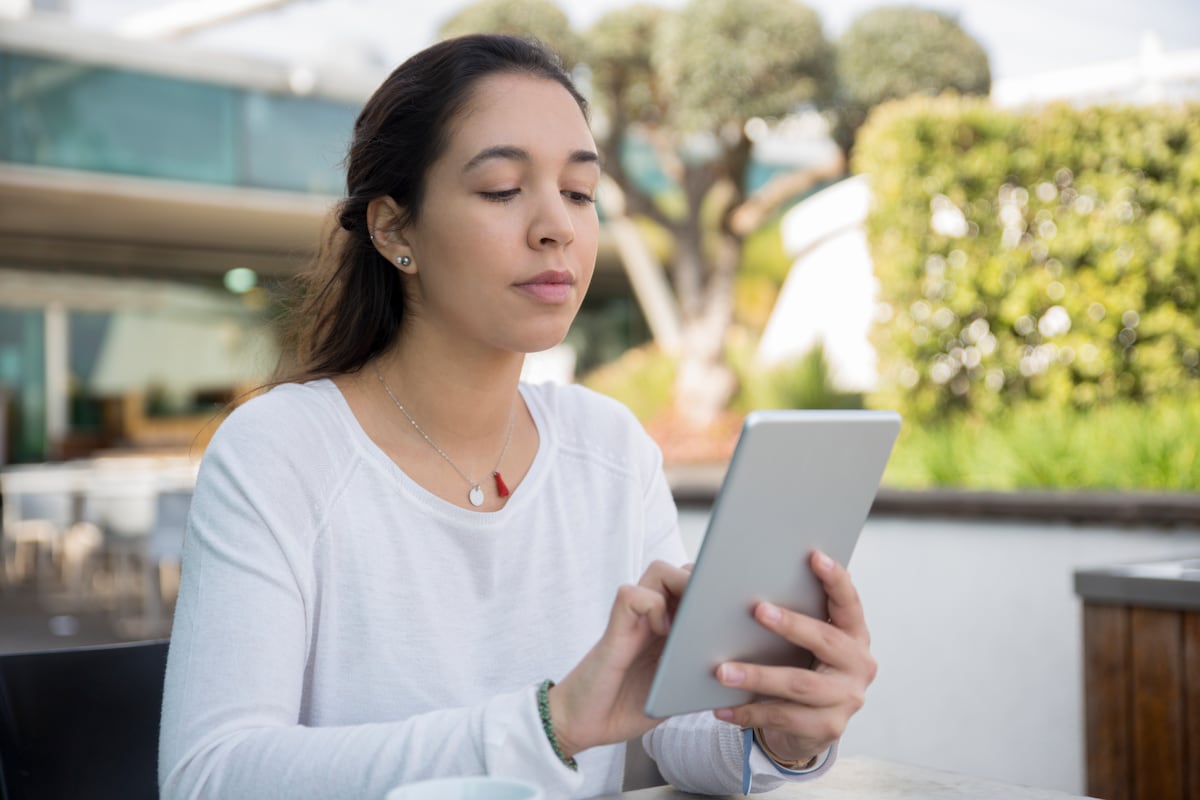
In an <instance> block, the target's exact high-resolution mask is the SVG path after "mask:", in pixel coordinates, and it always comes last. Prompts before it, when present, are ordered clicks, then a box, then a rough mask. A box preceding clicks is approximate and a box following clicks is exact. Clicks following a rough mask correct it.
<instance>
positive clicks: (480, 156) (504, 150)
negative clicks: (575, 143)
mask: <svg viewBox="0 0 1200 800" xmlns="http://www.w3.org/2000/svg"><path fill="white" fill-rule="evenodd" d="M496 158H500V159H505V160H508V161H531V160H532V159H531V158H530V156H529V152H528V151H526V150H523V149H522V148H520V147H514V146H513V145H506V144H502V145H496V146H495V147H488V148H485V149H483V150H480V151H479V152H478V153H476V154H475V156H474V157H473V158H472V159H471V160H470V161H468V162H467V164H466V166H464V167H463V172H470V171H471V170H473V169H475V168H476V167H478V166H479V165H480V164H483V163H484V162H485V161H491V160H492V159H496ZM567 163H569V164H596V165H599V164H600V155H599V154H598V153H596V152H595V151H593V150H572V151H571V154H570V155H569V156H567Z"/></svg>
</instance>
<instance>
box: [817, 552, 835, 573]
mask: <svg viewBox="0 0 1200 800" xmlns="http://www.w3.org/2000/svg"><path fill="white" fill-rule="evenodd" d="M817 569H819V570H820V571H821V572H829V570H831V569H833V559H832V558H830V557H829V556H827V555H825V554H824V553H822V552H821V551H820V550H818V551H817Z"/></svg>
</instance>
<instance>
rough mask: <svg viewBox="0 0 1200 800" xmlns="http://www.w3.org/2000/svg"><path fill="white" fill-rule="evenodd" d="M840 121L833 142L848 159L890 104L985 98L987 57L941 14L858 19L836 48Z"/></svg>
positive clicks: (907, 9)
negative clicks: (922, 98) (863, 130)
mask: <svg viewBox="0 0 1200 800" xmlns="http://www.w3.org/2000/svg"><path fill="white" fill-rule="evenodd" d="M836 66H837V85H838V97H837V106H838V121H837V124H836V126H835V129H834V138H836V139H837V142H838V145H839V146H840V147H841V148H842V152H844V153H846V154H849V153H850V150H851V149H852V147H853V145H854V138H855V136H856V135H857V133H858V129H859V128H860V127H861V126H862V124H863V122H865V121H866V119H867V115H868V114H869V113H870V112H871V109H872V108H874V107H875V106H877V105H879V104H880V103H882V102H884V101H885V100H895V99H900V98H903V97H908V96H909V95H913V94H930V95H936V94H940V93H941V92H943V91H945V90H947V89H953V90H955V91H957V92H958V93H959V94H964V95H986V94H987V93H988V92H989V91H991V86H992V73H991V68H990V67H989V65H988V56H987V52H986V51H985V50H984V49H983V45H981V44H980V43H979V42H978V41H976V40H975V39H974V38H972V37H971V35H970V34H968V33H967V32H966V31H964V30H963V29H962V27H961V26H959V24H958V21H957V20H955V19H954V18H953V17H951V16H949V15H947V14H944V13H942V12H940V11H932V10H930V9H926V8H916V7H915V6H887V7H883V8H876V9H874V10H872V11H868V12H866V13H865V14H863V15H862V16H860V17H858V19H856V20H855V21H854V22H853V23H852V24H851V25H850V27H849V28H847V29H846V32H845V33H844V34H842V37H841V39H839V40H838V42H837V47H836Z"/></svg>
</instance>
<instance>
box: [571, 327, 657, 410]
mask: <svg viewBox="0 0 1200 800" xmlns="http://www.w3.org/2000/svg"><path fill="white" fill-rule="evenodd" d="M676 367H677V365H676V362H675V359H674V358H672V357H671V356H668V355H666V354H664V353H663V352H662V351H661V350H659V349H658V348H657V347H655V346H653V345H644V346H642V347H635V348H633V349H631V350H627V351H626V352H625V353H624V354H623V355H622V356H621V357H620V358H618V359H617V360H615V361H612V362H609V363H608V364H605V365H603V366H600V367H597V368H596V369H594V370H592V371H591V372H589V373H588V374H586V375H584V376H583V378H582V379H581V380H580V383H582V384H583V385H584V386H587V387H588V388H590V389H595V390H596V391H597V392H600V393H601V394H606V395H608V396H609V397H614V398H616V399H617V400H620V401H621V402H622V403H624V404H625V405H627V406H629V408H630V409H631V410H632V411H633V413H634V414H635V415H636V416H637V418H638V419H639V420H641V421H642V422H643V423H644V422H648V421H650V420H652V419H654V418H655V417H656V416H658V415H659V414H661V413H662V412H664V411H665V410H666V409H668V408H669V407H670V406H671V400H672V392H673V390H674V386H675V372H676Z"/></svg>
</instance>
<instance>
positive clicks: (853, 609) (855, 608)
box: [809, 550, 871, 644]
mask: <svg viewBox="0 0 1200 800" xmlns="http://www.w3.org/2000/svg"><path fill="white" fill-rule="evenodd" d="M809 564H810V565H811V566H812V571H813V572H814V573H815V574H816V576H817V578H818V579H819V580H820V581H821V584H822V585H823V586H824V587H825V595H826V597H827V598H828V608H829V620H830V622H832V623H833V624H834V625H835V626H837V627H838V628H840V629H841V630H843V631H845V632H846V633H848V634H849V635H850V636H852V637H853V638H855V639H857V640H859V641H860V642H864V643H867V644H869V643H870V641H871V634H870V632H869V631H868V630H867V619H866V616H865V615H864V614H863V607H862V600H861V599H860V598H859V596H858V589H856V588H854V581H853V580H851V579H850V573H849V572H847V571H846V568H845V567H843V566H842V565H841V564H839V563H837V562H836V561H834V560H833V559H832V558H830V557H829V556H827V555H825V554H824V553H822V552H821V551H819V550H814V551H813V552H812V555H811V556H810V557H809Z"/></svg>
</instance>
